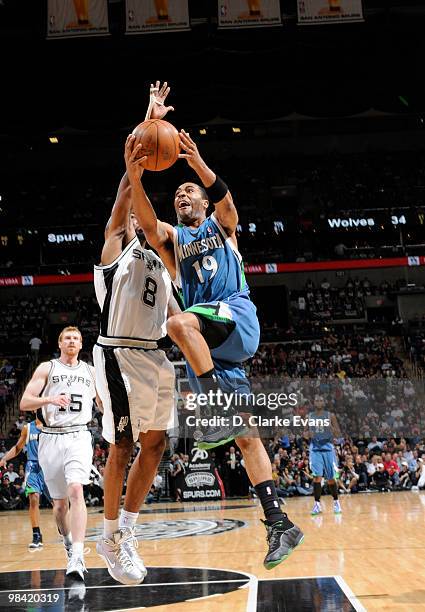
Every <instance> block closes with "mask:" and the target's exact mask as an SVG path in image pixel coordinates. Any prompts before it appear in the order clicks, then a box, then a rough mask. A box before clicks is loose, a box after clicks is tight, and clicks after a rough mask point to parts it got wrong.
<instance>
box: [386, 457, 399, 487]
mask: <svg viewBox="0 0 425 612" xmlns="http://www.w3.org/2000/svg"><path fill="white" fill-rule="evenodd" d="M384 468H385V471H386V472H387V473H388V475H389V477H390V480H391V484H392V485H393V486H394V487H397V486H398V485H399V484H400V478H399V475H398V473H399V470H400V468H399V466H398V463H397V462H396V461H394V459H393V458H392V457H391V454H390V453H386V455H385V461H384Z"/></svg>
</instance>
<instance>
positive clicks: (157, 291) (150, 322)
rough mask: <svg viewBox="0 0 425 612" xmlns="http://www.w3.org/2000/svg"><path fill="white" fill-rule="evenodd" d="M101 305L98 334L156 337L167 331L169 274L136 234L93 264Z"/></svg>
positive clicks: (156, 256) (133, 338)
mask: <svg viewBox="0 0 425 612" xmlns="http://www.w3.org/2000/svg"><path fill="white" fill-rule="evenodd" d="M94 287H95V292H96V298H97V301H98V304H99V307H100V309H101V313H102V314H101V319H100V335H101V336H102V337H103V338H118V339H122V340H123V344H125V340H130V339H131V340H159V339H161V338H164V336H166V334H167V330H166V322H167V310H168V301H169V299H170V296H171V293H172V288H171V278H170V275H169V273H168V271H167V270H166V268H165V266H164V264H163V263H162V261H161V259H160V258H159V257H158V255H156V254H155V253H154V252H153V251H150V250H148V249H143V248H142V247H141V246H140V242H139V240H138V238H137V236H136V237H135V238H134V239H133V240H131V242H129V243H128V245H127V246H126V247H125V249H124V250H123V252H122V253H121V254H120V255H119V256H118V257H117V259H116V260H115V261H113V262H112V263H111V264H109V265H107V266H100V265H99V266H95V267H94Z"/></svg>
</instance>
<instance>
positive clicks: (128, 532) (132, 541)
mask: <svg viewBox="0 0 425 612" xmlns="http://www.w3.org/2000/svg"><path fill="white" fill-rule="evenodd" d="M121 532H122V533H123V536H124V538H125V542H124V544H123V546H124V547H125V549H126V550H127V552H128V554H129V555H130V557H131V558H132V560H133V563H135V564H136V565H137V566H138V567H139V569H140V571H141V572H142V574H143V578H142V581H143V580H144V579H145V576H146V574H147V573H148V571H147V569H146V567H145V564H144V563H143V559H142V558H141V557H139V554H138V552H137V551H136V548H139V542H138V540H137V538H136V536H135V534H134V528H131V527H123V528H121Z"/></svg>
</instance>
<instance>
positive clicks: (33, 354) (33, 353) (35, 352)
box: [28, 336, 43, 365]
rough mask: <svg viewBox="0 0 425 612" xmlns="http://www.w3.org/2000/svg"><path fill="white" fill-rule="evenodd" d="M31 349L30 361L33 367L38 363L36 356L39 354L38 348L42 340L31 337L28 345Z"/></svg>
mask: <svg viewBox="0 0 425 612" xmlns="http://www.w3.org/2000/svg"><path fill="white" fill-rule="evenodd" d="M28 344H29V345H30V349H31V359H32V362H33V364H34V365H37V363H38V356H39V354H40V347H41V345H42V344H43V342H42V340H40V338H39V337H38V336H33V337H32V338H31V340H30V341H29V343H28Z"/></svg>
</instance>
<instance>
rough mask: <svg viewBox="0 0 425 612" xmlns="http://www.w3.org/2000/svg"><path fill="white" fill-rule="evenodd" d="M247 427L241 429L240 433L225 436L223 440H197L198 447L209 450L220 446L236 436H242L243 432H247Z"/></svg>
mask: <svg viewBox="0 0 425 612" xmlns="http://www.w3.org/2000/svg"><path fill="white" fill-rule="evenodd" d="M248 431H249V429H248V428H246V429H244V430H243V431H241V432H240V433H238V434H237V435H236V436H229V437H228V438H225V439H224V440H218V441H217V442H198V448H200V449H201V450H209V449H210V448H216V447H217V446H222V445H223V444H227V443H228V442H231V441H232V440H234V439H235V437H236V438H240V437H242V436H243V435H244V434H246V433H248Z"/></svg>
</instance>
